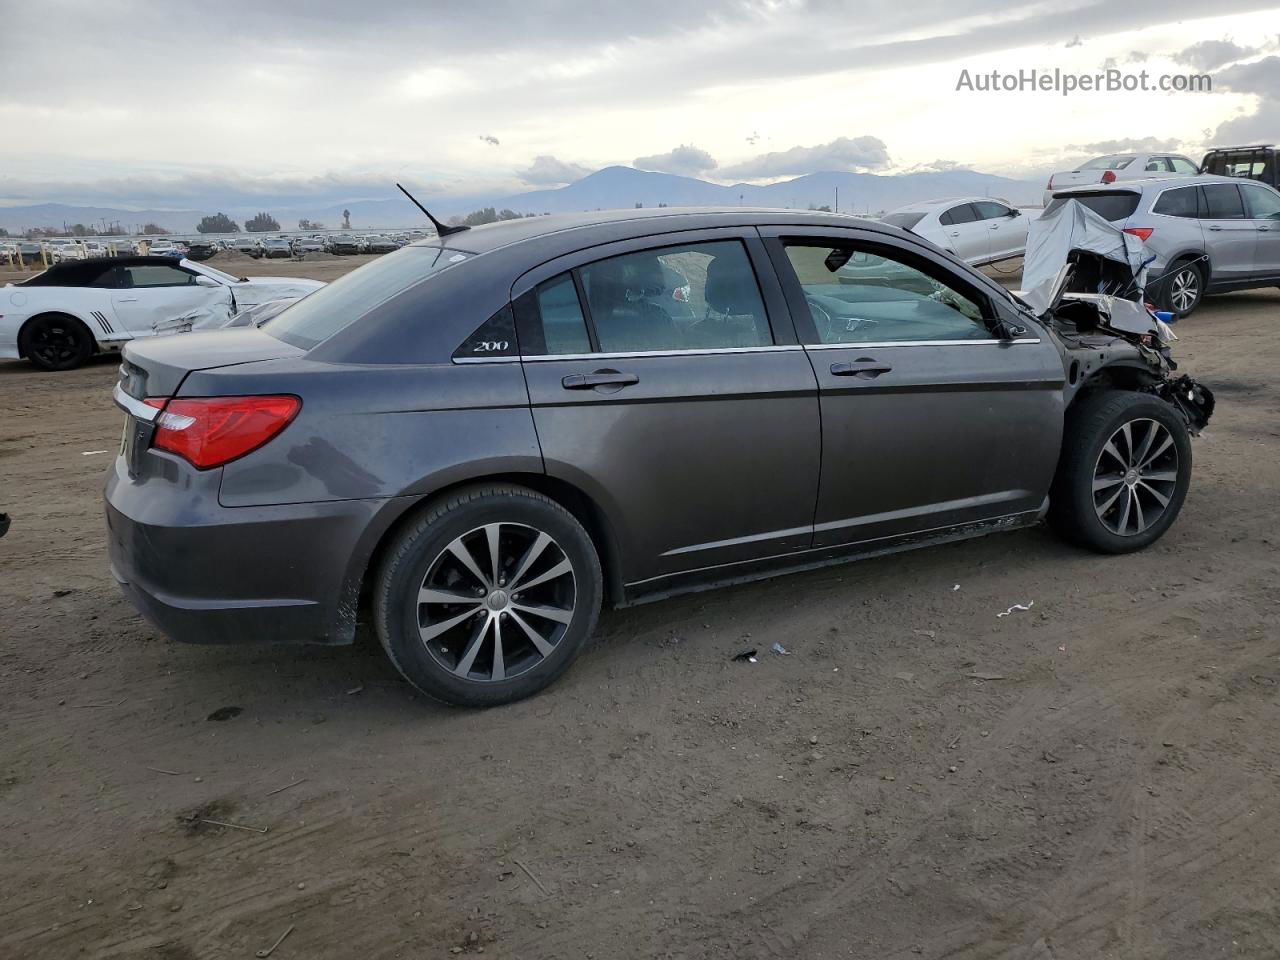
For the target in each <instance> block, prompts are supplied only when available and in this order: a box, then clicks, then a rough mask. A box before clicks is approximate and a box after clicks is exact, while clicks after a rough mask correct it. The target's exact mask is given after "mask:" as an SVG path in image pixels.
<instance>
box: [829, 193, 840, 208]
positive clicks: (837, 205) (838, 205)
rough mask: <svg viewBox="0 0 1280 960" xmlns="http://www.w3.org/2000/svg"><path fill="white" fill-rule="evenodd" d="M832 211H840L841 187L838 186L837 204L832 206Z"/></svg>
mask: <svg viewBox="0 0 1280 960" xmlns="http://www.w3.org/2000/svg"><path fill="white" fill-rule="evenodd" d="M831 212H832V213H839V212H840V188H839V187H836V205H835V206H834V207H832V208H831Z"/></svg>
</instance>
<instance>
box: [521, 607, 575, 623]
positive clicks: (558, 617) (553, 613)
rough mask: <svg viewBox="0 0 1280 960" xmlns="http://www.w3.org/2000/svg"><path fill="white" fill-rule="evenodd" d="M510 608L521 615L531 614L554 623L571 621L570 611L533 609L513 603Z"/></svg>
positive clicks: (551, 608)
mask: <svg viewBox="0 0 1280 960" xmlns="http://www.w3.org/2000/svg"><path fill="white" fill-rule="evenodd" d="M512 606H513V607H515V608H516V609H517V610H519V611H521V612H522V613H531V614H533V615H534V616H536V617H543V618H545V619H547V620H554V621H555V622H556V623H568V622H569V621H570V620H572V619H573V611H572V610H562V609H560V608H559V607H534V606H530V605H528V604H524V603H513V604H512Z"/></svg>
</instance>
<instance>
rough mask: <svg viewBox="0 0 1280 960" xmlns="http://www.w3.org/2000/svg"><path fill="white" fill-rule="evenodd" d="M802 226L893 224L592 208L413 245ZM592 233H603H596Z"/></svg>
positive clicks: (725, 210)
mask: <svg viewBox="0 0 1280 960" xmlns="http://www.w3.org/2000/svg"><path fill="white" fill-rule="evenodd" d="M779 225H797V226H814V227H845V228H849V227H862V228H866V229H869V230H877V231H886V230H890V229H892V228H889V227H886V226H885V225H884V224H880V223H877V222H876V221H874V220H866V219H863V218H862V217H854V216H850V215H848V214H842V213H825V212H823V211H819V210H786V209H780V208H767V207H655V208H650V209H642V210H590V211H585V212H582V213H561V214H551V215H549V216H532V217H523V218H521V219H518V220H500V221H498V222H497V223H486V224H482V225H481V226H477V227H470V228H468V229H467V230H466V231H465V232H458V233H450V234H447V235H446V236H444V237H439V236H428V237H424V238H423V239H421V240H415V241H414V242H413V243H411V244H409V246H414V247H441V246H442V247H447V248H448V249H450V250H461V251H463V252H466V253H487V252H489V251H491V250H497V249H499V248H502V247H507V246H510V245H512V244H516V243H522V242H525V241H529V240H539V239H552V238H560V239H561V240H562V241H563V242H562V244H548V246H552V245H554V246H560V245H562V246H564V248H565V249H566V250H572V249H577V248H579V247H583V246H592V245H594V244H596V243H607V242H609V240H611V239H624V238H627V237H640V236H649V235H653V234H663V233H676V232H679V231H683V230H707V229H714V228H716V227H743V226H779ZM592 234H599V235H600V236H599V237H598V238H597V237H593V236H592Z"/></svg>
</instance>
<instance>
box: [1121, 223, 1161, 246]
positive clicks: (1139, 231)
mask: <svg viewBox="0 0 1280 960" xmlns="http://www.w3.org/2000/svg"><path fill="white" fill-rule="evenodd" d="M1124 232H1125V233H1132V234H1133V235H1134V236H1135V237H1137V238H1138V239H1139V240H1141V241H1142V242H1143V243H1146V242H1147V241H1148V240H1150V239H1151V235H1152V234H1153V233H1155V232H1156V228H1155V227H1126V228H1125V231H1124Z"/></svg>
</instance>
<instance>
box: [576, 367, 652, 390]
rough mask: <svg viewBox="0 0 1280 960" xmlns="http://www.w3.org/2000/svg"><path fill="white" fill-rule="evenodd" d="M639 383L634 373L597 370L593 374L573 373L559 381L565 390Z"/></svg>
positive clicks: (625, 385) (627, 385)
mask: <svg viewBox="0 0 1280 960" xmlns="http://www.w3.org/2000/svg"><path fill="white" fill-rule="evenodd" d="M639 382H640V378H639V377H637V376H636V375H635V374H634V373H620V372H618V371H617V370H597V371H596V372H595V373H575V374H571V375H570V376H567V377H565V378H564V379H563V380H561V381H560V384H561V386H563V387H564V388H565V389H566V390H593V389H595V388H596V387H630V386H632V385H634V384H637V383H639Z"/></svg>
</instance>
